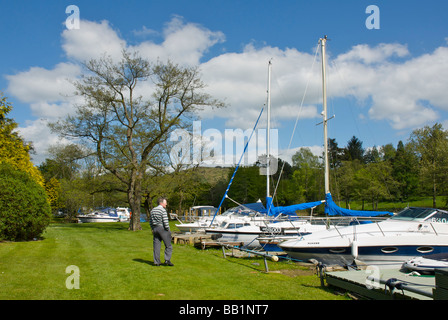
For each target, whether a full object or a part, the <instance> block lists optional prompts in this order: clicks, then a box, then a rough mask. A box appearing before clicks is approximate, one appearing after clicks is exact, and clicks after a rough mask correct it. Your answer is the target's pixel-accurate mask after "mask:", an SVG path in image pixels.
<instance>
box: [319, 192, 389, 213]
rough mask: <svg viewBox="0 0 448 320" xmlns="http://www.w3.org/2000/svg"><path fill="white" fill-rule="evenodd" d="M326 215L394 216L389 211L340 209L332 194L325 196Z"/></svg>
mask: <svg viewBox="0 0 448 320" xmlns="http://www.w3.org/2000/svg"><path fill="white" fill-rule="evenodd" d="M325 214H327V215H329V216H349V217H351V216H358V217H376V216H384V215H389V216H393V213H391V212H387V211H361V210H350V209H344V208H341V207H339V206H338V205H337V204H336V203H335V202H334V201H333V199H332V198H331V193H327V194H326V195H325Z"/></svg>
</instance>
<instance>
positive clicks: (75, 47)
mask: <svg viewBox="0 0 448 320" xmlns="http://www.w3.org/2000/svg"><path fill="white" fill-rule="evenodd" d="M125 46H126V41H125V40H123V39H121V38H120V37H119V35H118V34H117V32H116V31H115V30H113V28H112V27H111V26H110V24H109V22H108V21H105V20H103V21H101V22H100V23H96V22H93V21H88V20H81V22H80V28H79V29H72V30H69V29H65V30H64V31H63V32H62V48H63V49H64V51H65V53H66V55H67V57H69V58H72V59H75V60H77V61H81V62H84V61H88V60H90V59H98V58H100V57H102V56H103V55H104V54H105V53H107V55H109V56H110V57H111V58H112V59H114V60H119V59H120V58H121V51H122V50H123V48H125Z"/></svg>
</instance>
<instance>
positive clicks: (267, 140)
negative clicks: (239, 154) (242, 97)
mask: <svg viewBox="0 0 448 320" xmlns="http://www.w3.org/2000/svg"><path fill="white" fill-rule="evenodd" d="M271 67H272V62H271V60H269V64H268V101H267V107H268V114H267V118H268V122H267V129H266V197H269V196H270V192H269V175H270V170H269V169H270V166H271V164H270V156H269V154H270V142H271V135H270V131H271Z"/></svg>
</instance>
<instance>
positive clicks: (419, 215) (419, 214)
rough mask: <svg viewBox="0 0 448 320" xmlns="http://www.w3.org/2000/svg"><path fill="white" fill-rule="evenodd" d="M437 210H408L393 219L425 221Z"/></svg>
mask: <svg viewBox="0 0 448 320" xmlns="http://www.w3.org/2000/svg"><path fill="white" fill-rule="evenodd" d="M435 211H436V209H432V208H413V207H411V208H406V209H404V210H402V211H400V212H399V213H397V214H396V215H394V216H393V217H392V219H397V220H408V221H409V220H418V221H423V220H425V219H426V218H428V217H429V216H430V215H432V214H433V213H434V212H435Z"/></svg>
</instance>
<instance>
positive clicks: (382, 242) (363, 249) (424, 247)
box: [280, 235, 448, 267]
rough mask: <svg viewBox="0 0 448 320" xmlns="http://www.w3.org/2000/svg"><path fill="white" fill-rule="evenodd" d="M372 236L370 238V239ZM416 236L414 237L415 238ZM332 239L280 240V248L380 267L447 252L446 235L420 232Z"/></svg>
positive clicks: (343, 262) (306, 258)
mask: <svg viewBox="0 0 448 320" xmlns="http://www.w3.org/2000/svg"><path fill="white" fill-rule="evenodd" d="M372 240H374V241H372ZM416 240H417V241H416ZM341 242H342V241H339V244H338V241H337V240H335V241H334V242H333V244H332V245H328V246H325V245H319V244H317V241H315V242H314V245H313V243H312V242H308V241H306V240H304V242H303V245H298V244H297V243H296V244H295V245H288V243H282V244H280V248H281V249H282V250H283V251H285V252H286V253H287V254H288V255H289V256H291V257H292V258H294V259H297V260H301V261H309V260H312V259H314V260H317V261H319V262H322V263H323V264H327V265H333V264H337V265H350V264H353V262H354V260H355V259H356V260H358V261H362V262H363V263H365V264H368V265H378V266H383V267H387V266H390V267H397V266H401V265H402V264H403V262H405V261H406V260H408V259H411V258H413V257H416V256H425V255H431V254H440V253H448V237H440V236H429V235H426V236H422V237H419V238H418V239H416V238H415V237H406V236H403V237H398V239H396V238H394V239H381V238H376V237H373V239H366V241H362V240H359V241H355V242H354V241H352V242H350V241H345V242H346V243H345V244H343V243H341Z"/></svg>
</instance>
